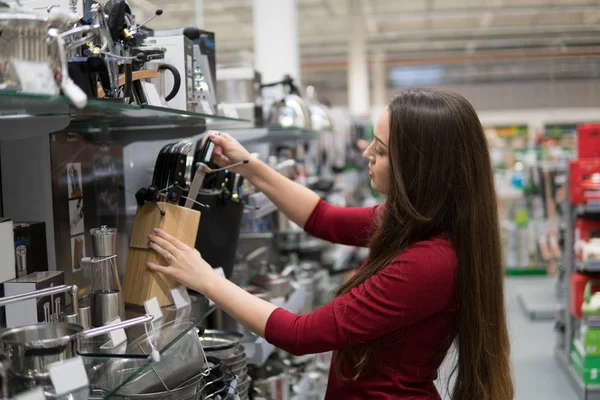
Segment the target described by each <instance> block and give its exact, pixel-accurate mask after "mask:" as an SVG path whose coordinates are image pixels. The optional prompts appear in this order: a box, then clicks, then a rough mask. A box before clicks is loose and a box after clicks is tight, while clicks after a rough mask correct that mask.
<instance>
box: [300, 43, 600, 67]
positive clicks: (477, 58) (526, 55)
mask: <svg viewBox="0 0 600 400" xmlns="http://www.w3.org/2000/svg"><path fill="white" fill-rule="evenodd" d="M598 56H600V47H597V48H593V49H577V50H568V49H567V50H564V51H560V50H558V51H557V50H546V49H544V50H527V51H502V52H486V53H475V54H472V55H467V54H465V53H464V52H461V53H450V54H436V55H433V56H416V57H402V58H388V59H387V60H386V64H387V65H388V66H398V65H431V64H462V63H476V62H493V61H513V60H526V59H543V58H548V59H550V58H565V57H598ZM301 68H302V71H327V70H329V71H343V70H346V68H347V61H345V60H339V61H329V62H307V61H304V62H303V63H302V67H301Z"/></svg>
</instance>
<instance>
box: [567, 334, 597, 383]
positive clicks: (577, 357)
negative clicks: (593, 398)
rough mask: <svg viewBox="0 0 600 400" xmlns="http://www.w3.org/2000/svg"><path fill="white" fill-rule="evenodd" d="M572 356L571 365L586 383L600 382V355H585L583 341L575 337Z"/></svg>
mask: <svg viewBox="0 0 600 400" xmlns="http://www.w3.org/2000/svg"><path fill="white" fill-rule="evenodd" d="M570 358H571V365H572V366H573V368H574V369H575V371H576V372H577V375H578V376H579V378H581V380H582V381H583V383H584V384H586V385H598V384H600V357H595V356H588V355H585V352H584V351H583V349H582V344H581V342H579V341H578V340H577V339H574V340H573V346H572V350H571V354H570Z"/></svg>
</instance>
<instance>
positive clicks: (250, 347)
mask: <svg viewBox="0 0 600 400" xmlns="http://www.w3.org/2000/svg"><path fill="white" fill-rule="evenodd" d="M306 296H307V293H306V290H305V289H304V288H302V287H300V288H298V289H296V290H295V291H294V292H293V293H292V294H291V295H289V296H288V298H287V301H286V302H285V303H284V304H282V305H280V306H281V308H283V309H286V310H288V311H290V312H292V313H298V312H300V310H301V309H302V307H303V306H304V301H305V300H306ZM242 344H243V346H244V351H245V352H246V359H247V360H248V364H252V365H257V366H261V365H263V364H264V363H265V362H266V361H267V359H268V358H269V357H270V356H271V354H273V351H274V350H275V346H273V345H272V344H271V343H269V342H267V341H266V340H265V338H262V337H259V338H258V339H256V340H255V341H254V342H251V343H242Z"/></svg>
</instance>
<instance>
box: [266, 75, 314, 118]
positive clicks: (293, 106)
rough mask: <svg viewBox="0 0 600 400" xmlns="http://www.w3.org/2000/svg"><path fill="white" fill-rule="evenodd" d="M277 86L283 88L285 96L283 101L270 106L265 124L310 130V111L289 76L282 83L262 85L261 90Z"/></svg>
mask: <svg viewBox="0 0 600 400" xmlns="http://www.w3.org/2000/svg"><path fill="white" fill-rule="evenodd" d="M277 85H283V86H284V89H285V90H286V95H285V96H284V98H283V99H281V100H279V101H276V102H274V103H273V104H272V105H271V109H270V111H269V118H268V123H267V124H268V125H276V126H284V127H289V126H295V127H297V128H304V129H312V120H311V115H310V110H309V108H308V106H307V104H306V102H305V101H304V100H303V99H302V97H301V96H300V91H299V90H298V88H297V87H296V85H295V83H294V80H293V79H292V78H291V77H290V76H289V75H286V76H285V77H284V79H283V80H282V81H279V82H273V83H267V84H262V85H261V88H266V87H272V86H277Z"/></svg>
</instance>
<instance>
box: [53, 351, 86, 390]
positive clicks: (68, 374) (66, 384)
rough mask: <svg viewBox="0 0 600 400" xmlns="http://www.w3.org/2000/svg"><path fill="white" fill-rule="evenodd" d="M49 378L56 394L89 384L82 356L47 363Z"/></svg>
mask: <svg viewBox="0 0 600 400" xmlns="http://www.w3.org/2000/svg"><path fill="white" fill-rule="evenodd" d="M48 372H49V373H50V380H51V381H52V386H54V390H55V391H56V395H57V396H62V395H65V394H68V393H72V392H74V391H76V390H78V389H81V388H83V387H86V386H89V381H88V377H87V374H86V372H85V366H84V364H83V358H81V357H75V358H70V359H68V360H65V361H59V362H55V363H52V364H50V365H48Z"/></svg>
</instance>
